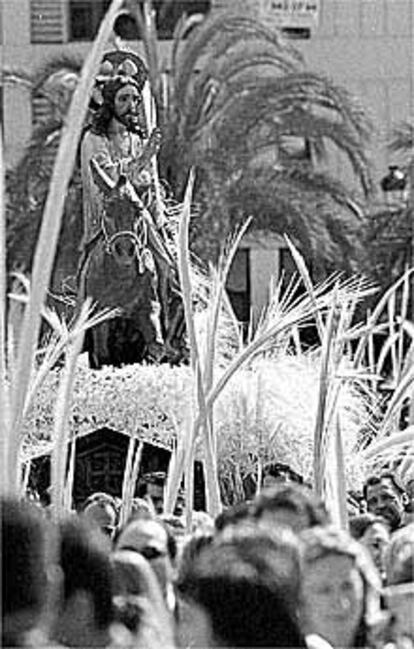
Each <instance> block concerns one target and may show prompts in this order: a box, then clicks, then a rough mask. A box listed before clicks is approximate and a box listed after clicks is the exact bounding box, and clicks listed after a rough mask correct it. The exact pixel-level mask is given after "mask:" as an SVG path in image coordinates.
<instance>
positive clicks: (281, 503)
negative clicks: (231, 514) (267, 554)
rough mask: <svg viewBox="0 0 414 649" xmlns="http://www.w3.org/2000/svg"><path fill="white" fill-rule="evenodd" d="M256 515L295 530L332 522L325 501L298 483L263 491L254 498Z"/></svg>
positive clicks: (267, 521) (264, 520) (272, 523)
mask: <svg viewBox="0 0 414 649" xmlns="http://www.w3.org/2000/svg"><path fill="white" fill-rule="evenodd" d="M253 516H254V517H255V518H256V519H258V520H260V521H262V522H265V523H268V524H270V525H275V526H285V527H290V528H291V529H292V530H293V531H294V532H300V531H301V530H304V529H306V528H308V527H313V526H315V525H326V524H327V523H328V522H329V518H328V514H327V512H326V509H325V507H324V505H323V503H322V501H321V500H319V498H317V496H315V495H314V494H312V492H311V491H310V490H309V489H308V488H306V487H302V486H301V485H297V484H288V485H278V486H275V487H272V488H270V489H265V490H264V491H262V492H261V493H260V494H259V495H258V497H257V498H256V500H255V501H254V504H253Z"/></svg>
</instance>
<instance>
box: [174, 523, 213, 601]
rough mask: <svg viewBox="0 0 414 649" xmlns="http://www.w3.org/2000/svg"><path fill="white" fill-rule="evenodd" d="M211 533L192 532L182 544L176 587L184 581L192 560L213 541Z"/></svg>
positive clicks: (195, 559)
mask: <svg viewBox="0 0 414 649" xmlns="http://www.w3.org/2000/svg"><path fill="white" fill-rule="evenodd" d="M213 538H214V537H213V535H212V534H210V533H208V534H200V533H197V534H194V535H193V536H191V537H190V538H189V539H188V540H187V541H186V542H185V544H184V547H183V549H182V552H181V559H180V564H179V569H178V576H177V587H178V588H180V584H181V583H185V582H186V579H187V574H188V573H189V572H191V570H192V566H193V564H194V562H196V561H197V560H198V557H199V556H200V554H201V552H202V551H203V550H204V549H205V548H207V547H208V546H209V545H211V544H212V543H213Z"/></svg>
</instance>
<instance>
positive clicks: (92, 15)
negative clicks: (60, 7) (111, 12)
mask: <svg viewBox="0 0 414 649" xmlns="http://www.w3.org/2000/svg"><path fill="white" fill-rule="evenodd" d="M110 4H111V0H70V1H69V39H70V40H72V41H91V40H93V39H94V38H95V36H96V34H97V31H98V29H99V25H100V23H101V20H102V19H103V17H104V16H105V14H106V12H107V10H108V8H109V5H110Z"/></svg>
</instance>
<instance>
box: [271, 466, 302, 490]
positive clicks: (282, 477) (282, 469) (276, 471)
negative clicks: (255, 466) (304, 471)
mask: <svg viewBox="0 0 414 649" xmlns="http://www.w3.org/2000/svg"><path fill="white" fill-rule="evenodd" d="M288 482H295V483H296V484H303V478H302V476H301V475H299V473H297V472H296V471H294V470H293V469H292V468H291V467H290V466H289V465H288V464H282V463H281V462H271V463H269V464H266V465H265V466H264V467H263V482H262V487H263V488H264V489H267V488H268V487H274V486H275V485H279V484H286V483H288Z"/></svg>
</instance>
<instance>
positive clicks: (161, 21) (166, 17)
mask: <svg viewBox="0 0 414 649" xmlns="http://www.w3.org/2000/svg"><path fill="white" fill-rule="evenodd" d="M141 4H143V3H141ZM152 5H153V8H154V11H155V15H156V18H155V23H156V27H157V32H158V38H160V39H161V40H167V39H170V38H172V37H173V34H174V28H175V26H176V24H177V22H178V21H179V19H180V18H181V16H182V15H183V14H187V16H192V15H194V14H206V13H208V11H209V9H210V6H211V1H210V0H187V1H184V2H182V1H181V2H180V1H179V0H173V2H170V3H167V4H166V3H165V2H163V0H158V1H157V0H154V2H153V3H152Z"/></svg>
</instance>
